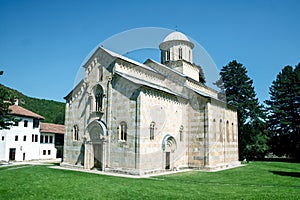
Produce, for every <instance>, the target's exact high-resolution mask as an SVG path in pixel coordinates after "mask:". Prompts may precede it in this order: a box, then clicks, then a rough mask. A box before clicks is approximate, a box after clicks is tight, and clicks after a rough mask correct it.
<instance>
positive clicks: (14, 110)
mask: <svg viewBox="0 0 300 200" xmlns="http://www.w3.org/2000/svg"><path fill="white" fill-rule="evenodd" d="M9 109H10V110H11V112H10V114H13V115H19V116H24V117H32V118H38V119H45V118H44V117H43V116H41V115H39V114H36V113H34V112H31V111H30V110H27V109H25V108H22V107H21V106H17V105H12V106H9Z"/></svg>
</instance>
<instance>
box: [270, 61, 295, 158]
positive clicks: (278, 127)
mask: <svg viewBox="0 0 300 200" xmlns="http://www.w3.org/2000/svg"><path fill="white" fill-rule="evenodd" d="M269 93H270V100H267V101H266V104H267V105H268V111H269V113H268V128H269V133H270V138H271V140H270V146H271V151H272V152H273V153H275V154H276V155H278V156H288V157H290V156H291V157H297V158H300V133H299V130H300V63H299V64H298V65H297V66H296V67H295V69H293V67H291V66H285V67H284V68H283V69H282V71H281V72H280V73H279V74H278V75H277V77H276V80H274V81H273V82H272V85H271V87H270V92H269Z"/></svg>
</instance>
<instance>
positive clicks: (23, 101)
mask: <svg viewBox="0 0 300 200" xmlns="http://www.w3.org/2000/svg"><path fill="white" fill-rule="evenodd" d="M0 88H3V90H4V91H7V92H9V94H10V99H11V100H14V99H19V106H22V107H23V108H26V109H28V110H30V111H32V112H35V113H37V114H39V115H42V116H43V117H45V120H43V122H49V123H55V124H64V120H65V104H64V103H62V102H57V101H53V100H46V99H38V98H32V97H28V96H26V95H24V94H22V93H21V92H19V91H17V90H14V89H11V88H8V87H6V86H4V85H2V84H0Z"/></svg>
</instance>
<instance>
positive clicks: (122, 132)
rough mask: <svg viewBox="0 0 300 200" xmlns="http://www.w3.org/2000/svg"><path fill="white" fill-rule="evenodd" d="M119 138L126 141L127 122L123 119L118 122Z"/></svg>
mask: <svg viewBox="0 0 300 200" xmlns="http://www.w3.org/2000/svg"><path fill="white" fill-rule="evenodd" d="M119 140H120V141H127V123H126V122H125V121H122V122H120V125H119Z"/></svg>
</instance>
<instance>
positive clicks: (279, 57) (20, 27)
mask: <svg viewBox="0 0 300 200" xmlns="http://www.w3.org/2000/svg"><path fill="white" fill-rule="evenodd" d="M299 7H300V3H299V1H296V0H295V1H292V0H287V1H281V0H273V1H271V0H259V1H255V0H254V1H230V0H228V1H221V0H219V1H216V0H215V1H214V0H213V1H208V0H207V1H202V0H199V1H196V0H194V1H189V0H185V1H178V0H173V1H171V0H166V1H158V0H154V1H133V0H132V1H121V0H120V1H115V0H110V1H89V0H85V1H79V0H72V1H71V0H51V1H50V0H49V1H46V0H37V1H35V0H32V1H30V0H26V1H25V0H23V1H22V0H14V1H12V0H0V69H1V70H4V75H3V76H1V77H0V79H1V80H0V83H2V84H4V85H6V86H8V87H11V88H14V89H17V90H19V91H21V92H22V93H24V94H26V95H29V96H32V97H38V98H45V99H52V100H58V101H64V100H63V97H64V96H65V95H67V94H68V93H69V92H70V90H71V89H72V87H73V85H74V79H75V77H76V74H77V71H78V69H79V67H80V65H81V64H82V62H83V60H84V59H85V57H86V56H87V55H88V54H89V53H90V51H91V50H92V49H94V47H95V46H97V45H98V44H99V43H101V42H103V41H104V40H106V39H107V38H110V37H111V36H113V35H115V34H118V33H120V32H123V31H126V30H130V29H135V28H142V27H161V28H167V29H175V28H176V27H178V30H179V31H181V32H183V33H185V34H186V35H187V36H189V37H191V38H193V39H194V40H196V41H197V42H198V43H200V44H201V46H202V47H203V48H205V50H206V51H207V52H208V53H209V55H210V56H211V57H212V59H213V60H214V62H215V63H216V65H217V67H218V68H219V69H221V67H222V66H223V65H226V64H227V63H228V62H229V61H231V60H233V59H236V60H237V61H239V62H241V63H242V64H244V65H245V66H246V68H247V70H248V75H249V76H250V78H252V79H253V81H254V87H255V90H256V93H257V95H258V97H259V99H260V101H263V100H265V99H267V98H269V95H268V91H269V87H270V86H271V83H272V81H273V80H274V79H275V78H276V75H277V74H278V73H279V72H280V70H281V69H282V68H283V67H284V66H286V65H292V66H295V65H296V64H297V63H299V62H300V48H299V47H300V36H299V29H300V26H299V23H300V12H299ZM149 57H150V56H149Z"/></svg>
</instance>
